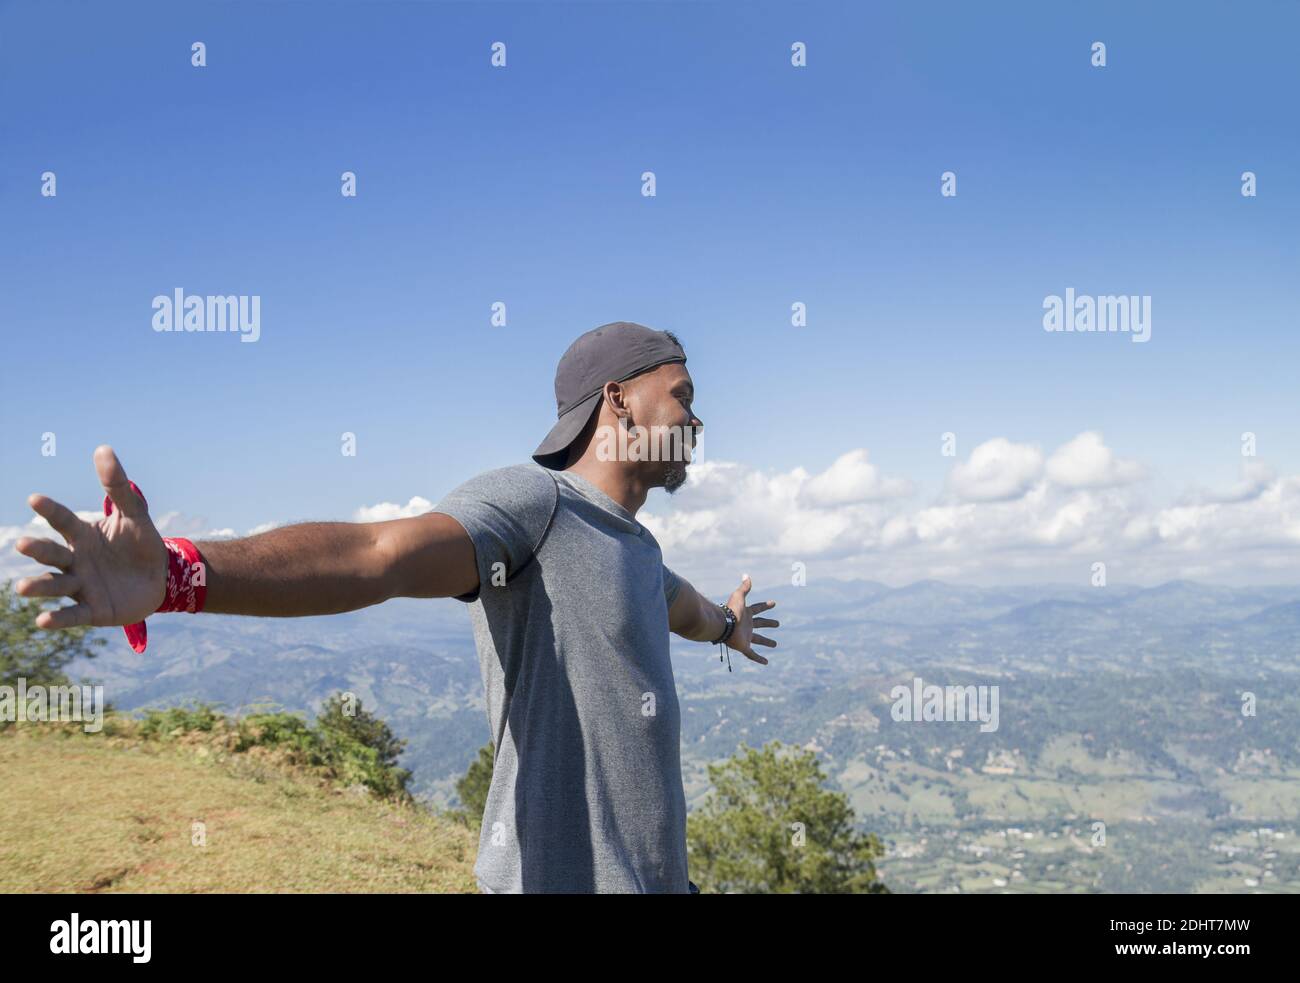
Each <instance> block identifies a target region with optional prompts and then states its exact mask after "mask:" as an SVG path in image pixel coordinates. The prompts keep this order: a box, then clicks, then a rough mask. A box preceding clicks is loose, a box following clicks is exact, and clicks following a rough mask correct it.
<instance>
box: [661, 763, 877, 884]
mask: <svg viewBox="0 0 1300 983" xmlns="http://www.w3.org/2000/svg"><path fill="white" fill-rule="evenodd" d="M709 778H710V780H711V781H712V783H713V791H712V792H711V793H710V794H709V796H708V797H706V799H705V801H704V803H703V805H702V806H701V807H700V808H698V809H697V810H695V811H694V812H693V813H691V815H690V816H689V817H688V819H687V823H686V838H687V848H688V851H689V853H690V874H691V880H693V881H694V882H695V883H696V884H698V885H699V887H700V890H701V891H718V892H738V893H743V894H888V893H889V889H888V888H887V887H885V885H884V884H883V883H882V882H881V881H880V879H879V878H878V877H877V875H876V866H875V860H876V859H877V858H879V857H881V856H883V855H884V847H883V846H882V845H881V843H880V841H879V840H878V839H877V838H876V837H875V835H874V834H864V833H860V832H859V831H858V830H856V829H855V828H854V815H853V809H852V808H851V807H850V806H849V803H848V798H847V797H846V796H845V795H844V794H843V793H842V792H836V791H833V790H831V789H828V788H824V787H823V786H822V782H823V781H824V780H825V775H823V774H822V770H821V767H820V765H819V764H818V762H817V756H816V755H815V754H813V753H812V752H811V751H803V750H802V749H800V748H796V747H793V746H790V745H783V744H781V742H779V741H772V742H770V743H768V744H765V745H764V746H763V748H762V750H756V749H755V748H752V747H747V746H745V745H740V747H739V748H738V753H737V754H736V755H735V756H733V757H732V758H729V759H728V760H727V761H726V762H724V763H722V764H720V765H709Z"/></svg>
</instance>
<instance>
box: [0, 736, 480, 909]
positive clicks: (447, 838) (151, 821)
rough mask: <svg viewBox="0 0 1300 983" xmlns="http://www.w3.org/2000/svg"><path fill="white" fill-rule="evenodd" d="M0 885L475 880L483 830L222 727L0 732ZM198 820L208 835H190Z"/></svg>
mask: <svg viewBox="0 0 1300 983" xmlns="http://www.w3.org/2000/svg"><path fill="white" fill-rule="evenodd" d="M0 774H2V775H4V785H5V788H4V794H3V795H2V796H0V891H10V892H12V891H16V892H36V891H39V892H98V891H105V892H112V891H117V892H125V893H142V892H155V891H157V892H169V893H183V892H223V891H231V892H306V893H328V892H438V893H442V892H475V891H476V890H477V889H476V886H475V881H474V875H473V864H474V857H475V852H476V848H477V836H476V834H474V833H472V832H471V831H470V830H468V829H467V828H465V827H464V826H462V825H460V824H458V823H455V822H453V821H452V820H450V819H447V818H444V817H441V816H438V815H434V814H431V813H429V812H428V811H425V810H424V809H422V808H420V807H417V806H412V805H409V804H401V803H400V802H390V801H384V800H381V799H378V798H376V797H374V796H372V795H371V794H370V793H368V792H367V791H365V790H364V789H363V788H361V787H359V786H353V787H352V788H349V789H344V788H341V787H340V786H339V785H338V784H337V783H331V782H329V781H326V780H323V779H321V778H320V777H318V776H316V775H314V774H312V773H311V772H310V771H309V770H305V769H302V768H298V767H294V766H293V765H292V764H290V763H288V761H287V759H285V758H284V756H283V755H278V754H277V753H275V752H274V751H270V750H268V749H266V748H258V747H254V748H250V749H249V750H248V751H247V752H241V753H232V752H231V750H230V746H229V744H228V742H223V740H222V739H221V738H220V736H219V735H213V734H204V733H194V732H191V733H185V734H180V735H177V736H176V737H174V738H173V739H171V740H157V739H147V738H146V737H145V736H143V735H142V733H141V728H140V726H139V724H138V723H137V722H134V721H129V720H125V719H122V718H110V722H108V723H107V724H106V726H105V729H104V732H103V733H100V734H85V733H83V732H82V731H81V730H80V729H79V727H78V726H77V725H66V726H59V725H52V724H26V725H17V726H11V727H8V728H5V729H4V730H3V731H0ZM195 823H202V824H203V831H204V833H205V835H206V844H205V845H195V844H194V843H193V842H192V840H193V837H194V832H195V828H196V827H195V826H194V824H195Z"/></svg>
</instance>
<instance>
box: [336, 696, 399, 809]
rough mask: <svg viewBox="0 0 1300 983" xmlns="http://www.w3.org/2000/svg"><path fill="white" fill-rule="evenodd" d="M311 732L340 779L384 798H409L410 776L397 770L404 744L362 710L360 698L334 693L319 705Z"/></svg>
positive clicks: (378, 720) (366, 711)
mask: <svg viewBox="0 0 1300 983" xmlns="http://www.w3.org/2000/svg"><path fill="white" fill-rule="evenodd" d="M353 703H355V706H353ZM314 729H315V731H316V733H317V734H318V735H319V737H320V741H321V745H322V748H323V751H324V755H325V758H326V760H327V761H328V762H329V763H330V764H331V765H333V767H334V768H335V770H336V771H337V773H338V777H339V778H340V779H341V780H343V781H345V782H346V781H355V782H359V783H360V784H362V785H365V786H367V787H368V788H369V789H370V790H371V791H373V792H375V793H376V794H377V795H380V796H382V797H385V798H399V799H409V798H410V791H409V790H408V788H407V783H408V782H410V780H411V773H410V772H409V771H408V770H407V769H405V768H399V767H397V759H398V757H399V756H400V755H401V753H402V751H403V750H404V749H405V748H406V741H404V740H401V739H400V738H398V737H397V736H395V735H394V734H393V732H392V730H391V728H389V726H388V724H386V723H384V721H383V720H381V719H380V718H379V717H376V716H375V715H374V714H373V713H371V712H370V711H368V710H366V709H365V708H364V707H362V705H361V701H360V700H359V699H356V698H355V697H348V698H345V697H344V695H343V694H342V693H335V694H334V695H333V696H331V697H329V698H328V699H327V700H325V702H324V703H322V704H321V709H320V713H318V714H317V715H316V721H315V728H314Z"/></svg>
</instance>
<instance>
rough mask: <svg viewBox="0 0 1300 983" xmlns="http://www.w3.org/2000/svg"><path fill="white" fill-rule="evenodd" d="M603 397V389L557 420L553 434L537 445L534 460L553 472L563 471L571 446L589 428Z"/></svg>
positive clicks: (552, 428)
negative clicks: (592, 416)
mask: <svg viewBox="0 0 1300 983" xmlns="http://www.w3.org/2000/svg"><path fill="white" fill-rule="evenodd" d="M603 395H604V390H603V389H602V390H600V391H598V392H594V393H592V394H591V395H590V396H588V397H587V398H586V399H584V400H583V401H582V402H581V403H575V404H574V406H573V408H572V409H571V410H569V412H567V413H565V414H564V416H562V417H560V418H559V419H558V420H556V421H555V426H553V427H551V432H550V433H548V434H547V435H546V439H545V440H543V441H542V442H541V443H540V444H538V445H537V450H535V451H533V460H534V461H536V462H537V463H538V464H540V465H541V466H542V467H544V468H550V469H551V470H552V471H560V470H563V468H564V462H565V461H566V460H567V459H568V457H569V445H570V444H572V443H573V442H574V441H575V440H577V439H578V434H580V433H582V431H583V428H584V427H586V426H587V423H588V422H589V421H590V420H591V415H592V413H593V412H594V411H595V409H596V407H597V406H598V405H599V403H600V397H601V396H603Z"/></svg>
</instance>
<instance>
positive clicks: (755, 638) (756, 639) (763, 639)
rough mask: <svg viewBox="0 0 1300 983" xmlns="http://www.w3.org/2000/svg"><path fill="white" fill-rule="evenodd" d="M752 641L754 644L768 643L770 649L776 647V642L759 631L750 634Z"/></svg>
mask: <svg viewBox="0 0 1300 983" xmlns="http://www.w3.org/2000/svg"><path fill="white" fill-rule="evenodd" d="M749 640H750V642H752V643H753V644H754V645H766V646H767V647H768V648H770V649H774V648H776V642H774V641H772V639H770V638H768V637H767V636H765V635H759V634H758V633H757V632H756V633H754V634H753V635H750V636H749Z"/></svg>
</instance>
